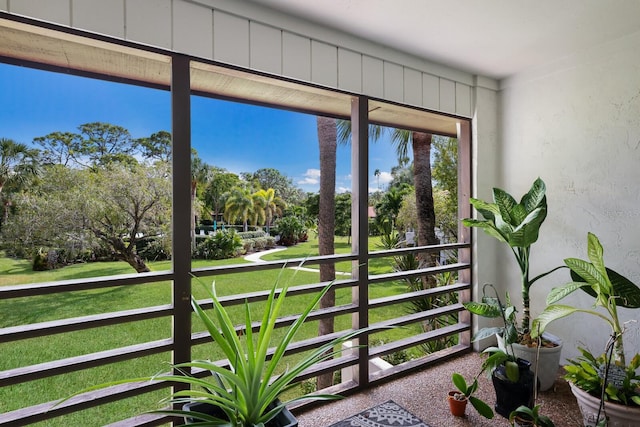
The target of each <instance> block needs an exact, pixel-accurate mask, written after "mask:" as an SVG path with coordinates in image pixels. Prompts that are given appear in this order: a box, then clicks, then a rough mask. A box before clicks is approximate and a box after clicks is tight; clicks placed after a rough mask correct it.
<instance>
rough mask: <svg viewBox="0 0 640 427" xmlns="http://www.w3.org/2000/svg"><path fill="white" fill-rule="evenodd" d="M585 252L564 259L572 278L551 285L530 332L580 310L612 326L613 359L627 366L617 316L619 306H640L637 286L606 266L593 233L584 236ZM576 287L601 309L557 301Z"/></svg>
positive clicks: (600, 246) (621, 330)
mask: <svg viewBox="0 0 640 427" xmlns="http://www.w3.org/2000/svg"><path fill="white" fill-rule="evenodd" d="M587 255H588V258H589V260H588V261H587V260H581V259H577V258H567V259H565V261H564V262H565V264H566V265H567V267H569V268H570V269H571V272H572V278H573V280H574V281H572V282H569V283H567V284H565V285H564V286H561V287H558V288H553V289H552V290H551V292H550V293H549V295H547V307H546V308H545V309H544V311H543V312H542V313H540V315H539V316H538V317H537V318H536V319H534V321H533V327H534V330H533V331H532V332H533V333H532V335H533V336H534V337H535V336H536V335H537V334H538V333H540V334H541V333H542V332H544V330H545V329H546V327H547V326H548V325H549V324H550V323H551V322H554V321H555V320H558V319H561V318H563V317H566V316H569V315H571V314H573V313H577V312H581V313H587V314H590V315H593V316H596V317H598V318H600V319H602V320H604V321H605V322H606V323H607V324H608V325H609V326H610V327H611V333H612V337H613V338H614V340H615V346H614V360H615V363H617V364H620V365H622V366H624V365H626V363H625V354H624V345H623V340H622V334H623V332H624V330H623V325H622V324H621V323H620V319H619V318H618V307H619V306H622V307H627V308H638V307H640V304H639V302H640V288H639V287H638V286H637V285H635V284H634V283H633V282H631V281H630V280H628V279H627V278H625V277H624V276H622V275H620V274H618V273H616V272H614V271H613V270H610V269H608V268H606V266H605V263H604V250H603V248H602V244H601V243H600V240H599V239H598V238H597V237H596V235H595V234H592V233H588V236H587ZM610 276H611V278H610ZM612 278H613V280H612ZM578 289H582V290H584V291H585V292H587V293H588V294H589V295H591V296H593V297H594V298H595V301H594V304H593V305H594V308H597V307H601V308H603V309H604V312H603V311H600V310H595V309H583V308H577V307H572V306H569V305H562V304H557V302H558V301H560V300H561V299H563V298H564V297H566V296H567V295H570V294H571V293H573V292H574V291H576V290H578ZM604 313H606V315H605V314H604Z"/></svg>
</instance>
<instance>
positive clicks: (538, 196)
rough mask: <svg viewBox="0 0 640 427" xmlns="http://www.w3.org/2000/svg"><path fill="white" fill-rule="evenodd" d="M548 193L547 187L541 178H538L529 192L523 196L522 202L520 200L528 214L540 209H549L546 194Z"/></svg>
mask: <svg viewBox="0 0 640 427" xmlns="http://www.w3.org/2000/svg"><path fill="white" fill-rule="evenodd" d="M546 191H547V187H546V186H545V184H544V181H542V180H541V179H540V178H537V179H536V180H535V181H534V182H533V184H532V185H531V188H530V189H529V191H528V192H527V193H526V194H525V195H524V196H522V200H520V204H521V205H523V206H524V207H525V209H526V210H527V212H531V211H533V210H534V209H536V208H538V207H544V208H545V209H546V208H547V198H546V196H545V193H546Z"/></svg>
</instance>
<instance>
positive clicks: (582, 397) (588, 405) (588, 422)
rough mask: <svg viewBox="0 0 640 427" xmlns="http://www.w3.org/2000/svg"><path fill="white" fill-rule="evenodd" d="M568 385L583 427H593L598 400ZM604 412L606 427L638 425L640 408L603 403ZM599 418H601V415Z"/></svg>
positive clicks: (632, 426)
mask: <svg viewBox="0 0 640 427" xmlns="http://www.w3.org/2000/svg"><path fill="white" fill-rule="evenodd" d="M569 385H570V386H571V392H572V393H573V395H574V396H575V397H576V400H577V401H578V407H579V408H580V412H581V413H582V419H583V421H584V425H585V427H594V426H595V425H596V418H597V416H598V407H599V406H600V399H599V398H597V397H595V396H592V395H590V394H589V393H587V392H586V391H584V390H582V389H581V388H579V387H576V386H575V385H573V383H569ZM604 410H605V413H606V414H607V418H608V423H607V427H635V426H637V425H638V420H640V407H637V406H626V405H619V404H617V403H612V402H605V404H604ZM600 418H602V414H601V415H600Z"/></svg>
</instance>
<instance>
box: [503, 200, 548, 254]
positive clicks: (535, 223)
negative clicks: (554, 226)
mask: <svg viewBox="0 0 640 427" xmlns="http://www.w3.org/2000/svg"><path fill="white" fill-rule="evenodd" d="M546 216H547V210H546V209H545V208H537V209H534V210H533V212H531V213H529V214H528V215H527V216H526V217H525V218H524V220H522V222H521V223H520V224H519V225H518V226H517V227H516V228H515V229H514V230H513V232H512V233H511V236H510V237H509V245H511V246H512V247H519V248H526V247H529V246H531V245H532V244H533V243H535V242H536V241H537V240H538V234H539V232H540V226H541V225H542V222H543V221H544V219H545V218H546Z"/></svg>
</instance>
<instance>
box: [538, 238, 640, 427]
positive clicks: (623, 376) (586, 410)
mask: <svg viewBox="0 0 640 427" xmlns="http://www.w3.org/2000/svg"><path fill="white" fill-rule="evenodd" d="M587 254H588V258H589V260H582V259H577V258H567V259H565V260H564V262H565V264H566V265H567V267H569V268H570V269H571V278H572V279H573V281H572V282H569V283H567V284H565V285H564V286H561V287H557V288H553V289H552V290H551V292H550V293H549V295H548V296H547V304H548V305H547V307H546V308H545V310H544V311H543V312H542V313H540V315H539V316H538V317H537V318H536V319H535V320H534V322H533V331H532V332H534V333H535V334H538V333H542V332H543V331H544V330H545V328H546V327H547V326H548V325H549V323H551V322H553V321H556V320H558V319H561V318H563V317H566V316H569V315H571V314H573V313H577V312H581V313H587V314H590V315H593V316H595V317H597V318H599V319H602V320H604V321H605V322H606V323H607V324H608V325H609V326H610V327H611V336H610V338H609V341H608V343H607V345H606V346H605V353H604V354H603V355H601V356H598V357H595V356H594V355H593V354H591V353H590V352H589V351H587V350H585V349H583V348H581V349H580V351H581V353H582V355H581V356H580V357H578V358H577V359H574V360H569V364H568V365H566V366H565V370H566V371H567V375H566V376H565V378H566V379H567V380H569V384H570V386H571V391H572V392H573V394H574V395H575V396H576V398H577V400H578V405H579V406H580V410H581V411H582V414H583V417H584V420H585V425H593V424H592V422H593V420H598V422H599V423H606V422H607V420H608V422H610V423H611V425H636V423H637V422H638V420H639V419H640V376H638V375H637V374H636V369H638V367H640V355H635V357H633V359H632V360H631V362H630V363H629V364H627V363H626V359H625V352H624V345H623V339H622V338H623V333H624V326H623V324H622V323H621V322H620V319H619V317H618V307H626V308H631V309H635V308H640V288H639V287H638V286H637V285H636V284H634V283H633V282H631V281H630V280H629V279H627V278H626V277H624V276H622V275H620V274H618V273H616V272H615V271H613V270H611V269H609V268H607V267H605V263H604V250H603V248H602V245H601V243H600V240H599V239H598V238H597V237H596V236H595V235H594V234H592V233H589V234H588V236H587ZM578 289H580V290H583V291H585V292H586V293H587V294H589V295H591V296H592V297H594V299H595V302H594V304H593V306H594V307H593V308H578V307H572V306H569V305H563V304H558V301H560V300H561V299H563V298H564V297H566V296H567V295H569V294H571V293H573V292H574V291H576V290H578ZM594 308H600V310H596V309H594ZM616 420H620V421H616ZM615 422H620V423H621V424H615ZM625 423H626V424H625ZM598 425H600V424H598Z"/></svg>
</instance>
